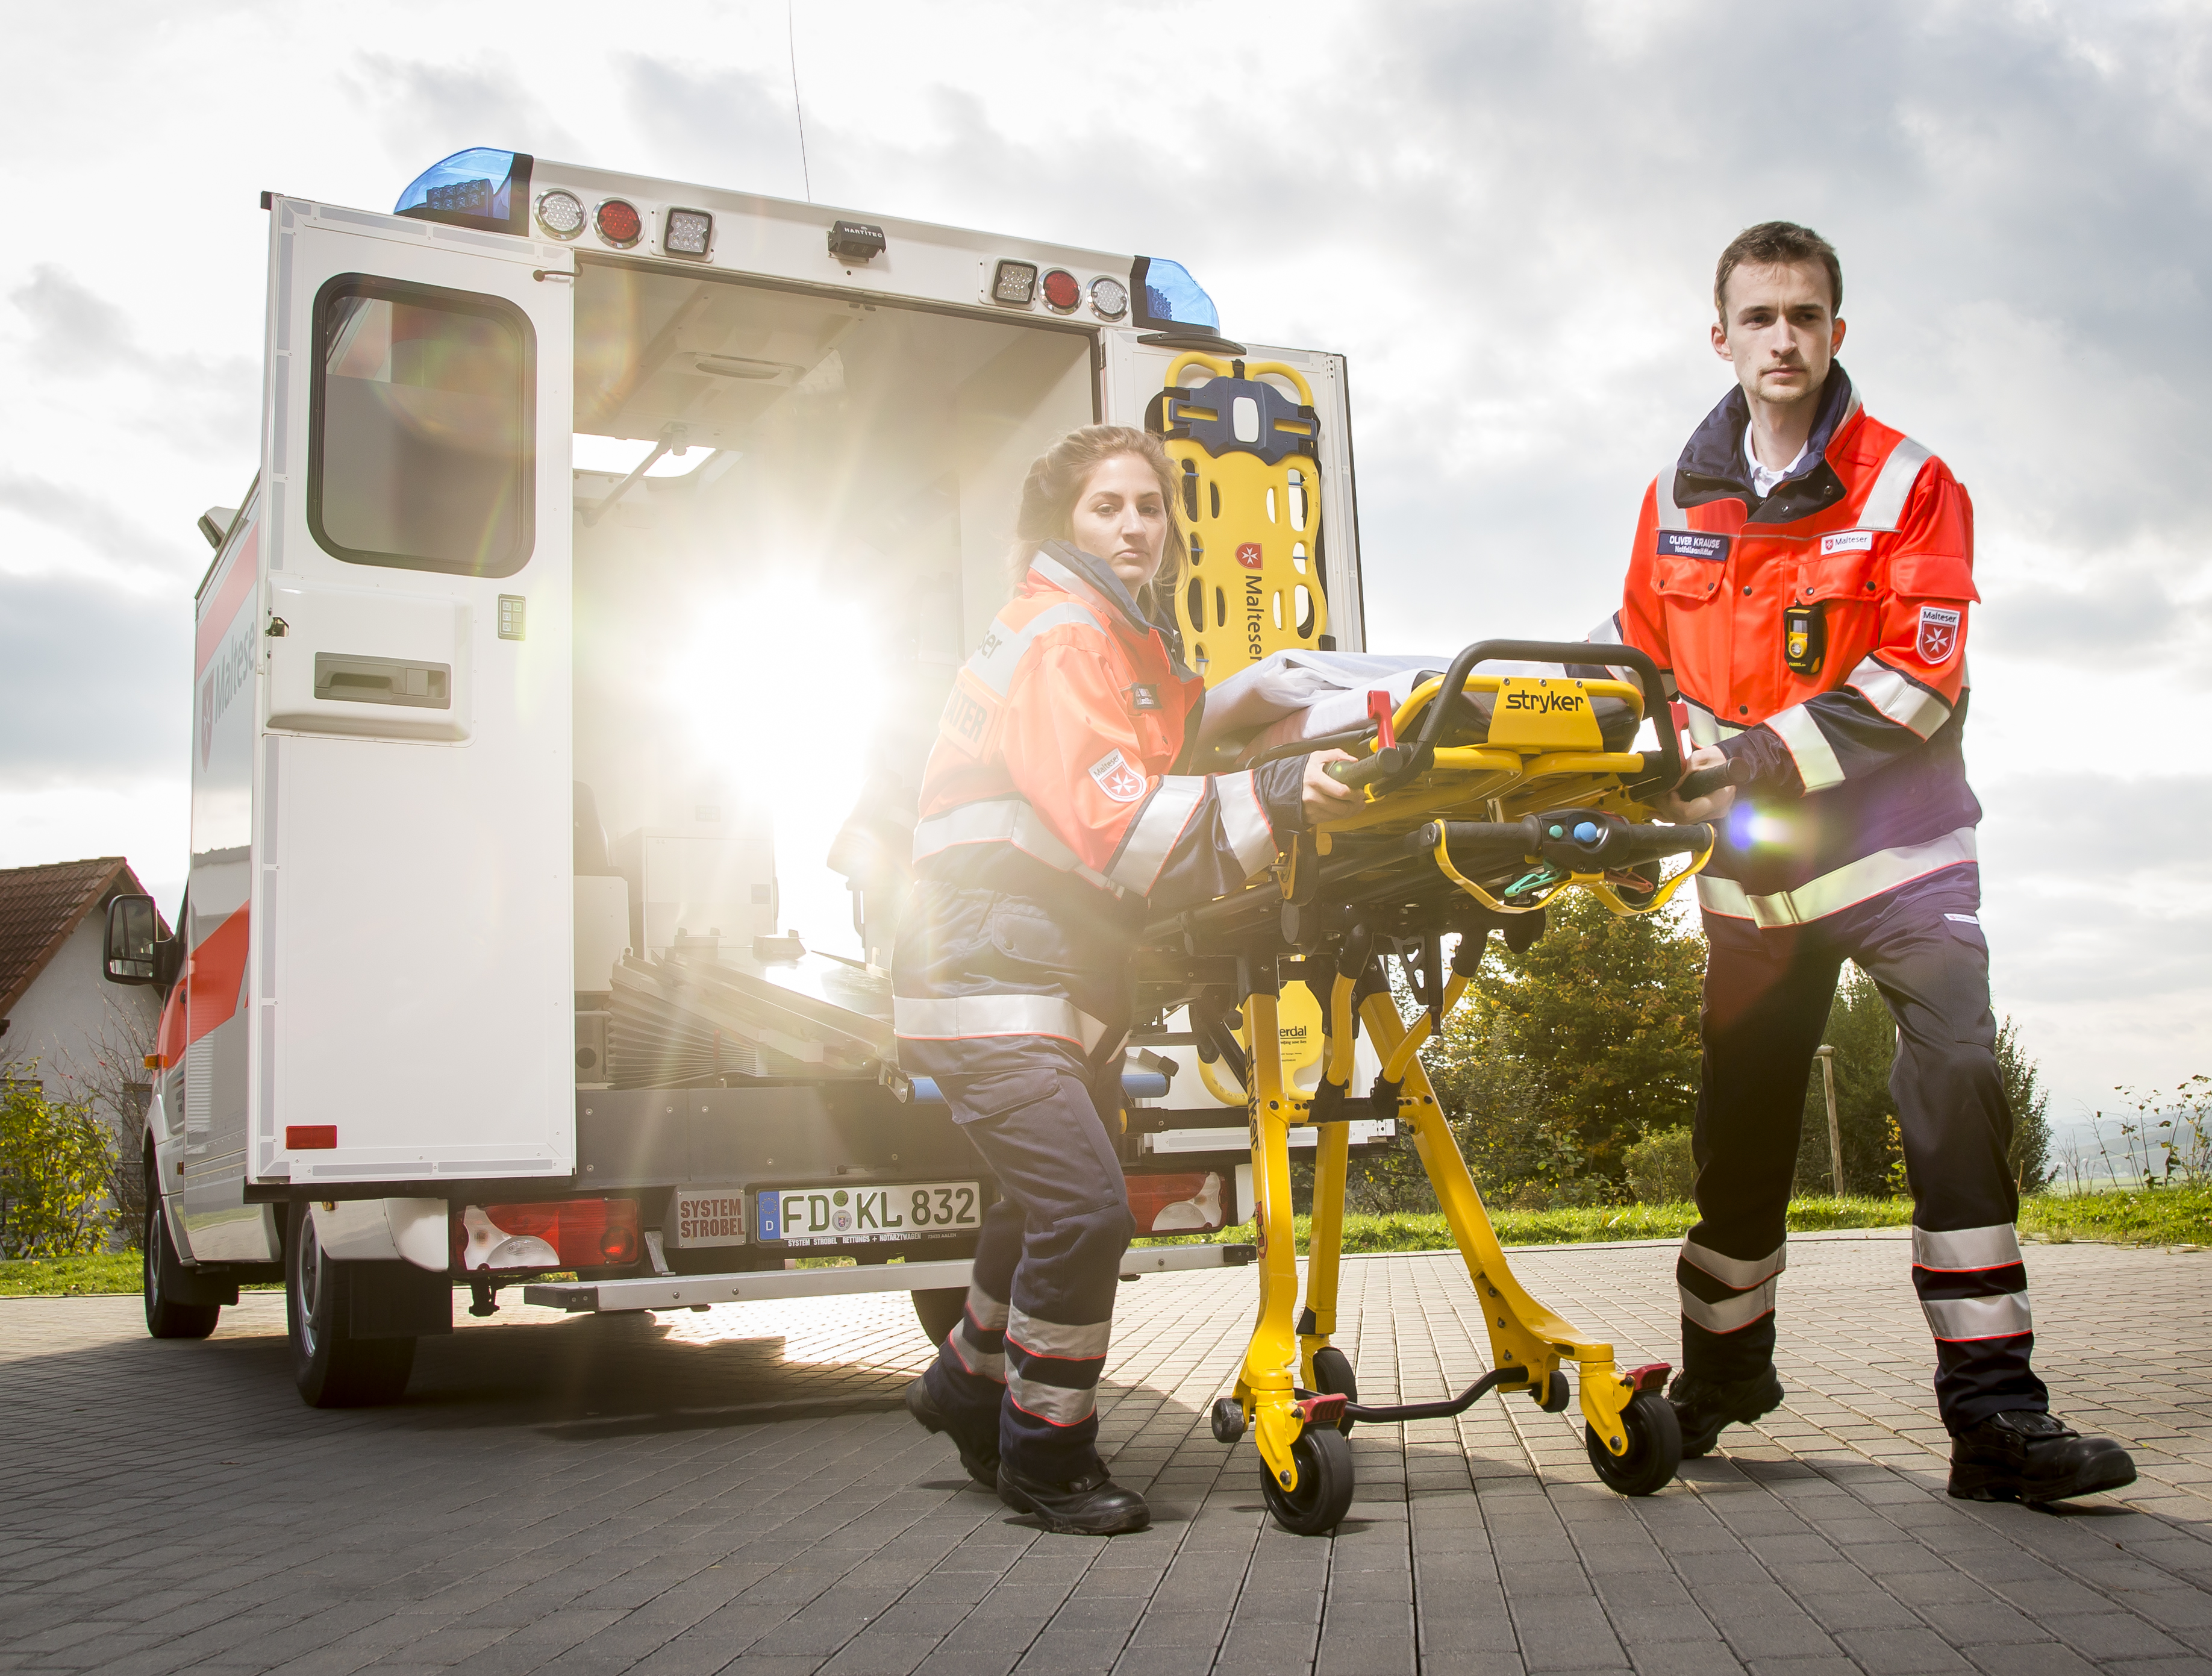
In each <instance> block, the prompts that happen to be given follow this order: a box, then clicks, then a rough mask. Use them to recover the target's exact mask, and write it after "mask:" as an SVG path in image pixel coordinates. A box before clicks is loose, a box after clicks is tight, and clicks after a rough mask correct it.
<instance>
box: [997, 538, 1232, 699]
mask: <svg viewBox="0 0 2212 1676" xmlns="http://www.w3.org/2000/svg"><path fill="white" fill-rule="evenodd" d="M1030 575H1032V576H1035V577H1036V578H1038V579H1039V580H1042V581H1043V582H1045V583H1047V584H1048V585H1049V586H1053V587H1056V588H1058V589H1060V591H1061V592H1065V593H1071V594H1073V595H1074V596H1075V597H1076V598H1078V599H1080V600H1081V601H1083V603H1084V604H1086V605H1088V606H1090V607H1091V610H1095V611H1098V612H1100V613H1102V614H1103V615H1104V616H1107V617H1108V619H1109V622H1110V621H1112V620H1114V619H1119V622H1120V626H1121V627H1122V628H1124V629H1127V631H1128V632H1129V633H1130V634H1133V635H1137V636H1139V638H1142V637H1143V636H1146V635H1158V636H1159V637H1160V643H1161V644H1162V645H1163V646H1164V647H1166V649H1167V654H1168V662H1169V664H1170V665H1171V666H1172V667H1173V668H1174V670H1175V672H1176V677H1177V678H1178V679H1179V680H1185V681H1194V680H1196V679H1197V678H1198V677H1196V676H1195V675H1194V674H1193V673H1192V672H1191V671H1190V670H1189V669H1188V668H1187V667H1185V665H1184V664H1183V660H1182V631H1181V630H1180V629H1177V628H1176V625H1175V624H1174V622H1171V621H1170V622H1160V621H1158V620H1157V619H1155V618H1152V617H1147V616H1146V615H1145V613H1144V611H1143V610H1142V609H1141V608H1140V607H1139V605H1138V604H1137V601H1136V598H1135V596H1134V595H1133V594H1131V593H1130V592H1129V590H1128V588H1127V586H1126V585H1124V584H1123V582H1122V580H1121V578H1120V577H1119V576H1116V575H1115V574H1114V568H1113V567H1112V566H1111V565H1109V564H1108V563H1107V562H1106V561H1105V560H1103V559H1102V558H1099V557H1097V556H1095V555H1093V554H1090V553H1086V552H1085V551H1084V550H1082V549H1081V548H1080V547H1078V546H1076V545H1075V544H1074V543H1073V542H1066V541H1048V542H1047V543H1044V545H1043V546H1042V547H1040V548H1038V549H1037V550H1036V556H1035V557H1033V558H1031V559H1030Z"/></svg>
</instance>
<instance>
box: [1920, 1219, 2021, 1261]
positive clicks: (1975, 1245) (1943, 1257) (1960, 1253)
mask: <svg viewBox="0 0 2212 1676" xmlns="http://www.w3.org/2000/svg"><path fill="white" fill-rule="evenodd" d="M1912 1261H1913V1265H1914V1266H1915V1267H1917V1268H1923V1269H1948V1270H1953V1271H1960V1272H1963V1271H1967V1270H1972V1269H2002V1268H2008V1267H2010V1266H2012V1265H2013V1264H2015V1263H2017V1262H2018V1261H2020V1236H2019V1235H2018V1234H2016V1233H2015V1232H2014V1231H2013V1225H2012V1224H2010V1223H2008V1222H1996V1223H1991V1224H1990V1225H1989V1226H1988V1227H1987V1228H1953V1229H1948V1230H1942V1231H1938V1230H1936V1229H1933V1228H1916V1229H1914V1230H1912Z"/></svg>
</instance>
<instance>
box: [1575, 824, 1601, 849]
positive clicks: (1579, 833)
mask: <svg viewBox="0 0 2212 1676" xmlns="http://www.w3.org/2000/svg"><path fill="white" fill-rule="evenodd" d="M1575 841H1576V842H1577V843H1578V844H1595V842H1597V823H1596V822H1595V821H1577V822H1576V823H1575Z"/></svg>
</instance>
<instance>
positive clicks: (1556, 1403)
mask: <svg viewBox="0 0 2212 1676" xmlns="http://www.w3.org/2000/svg"><path fill="white" fill-rule="evenodd" d="M1573 1400H1575V1395H1574V1393H1573V1391H1571V1389H1569V1388H1568V1386H1567V1373H1566V1369H1564V1368H1554V1369H1552V1377H1551V1379H1550V1381H1548V1382H1547V1384H1546V1385H1545V1387H1544V1398H1543V1400H1542V1401H1541V1402H1540V1403H1539V1404H1537V1406H1538V1407H1540V1408H1541V1409H1542V1410H1543V1411H1544V1412H1546V1413H1547V1414H1564V1413H1565V1412H1566V1408H1567V1405H1568V1404H1569V1403H1571V1402H1572V1401H1573ZM1612 1454H1613V1451H1612V1450H1610V1449H1607V1451H1606V1455H1607V1459H1611V1457H1612Z"/></svg>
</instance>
